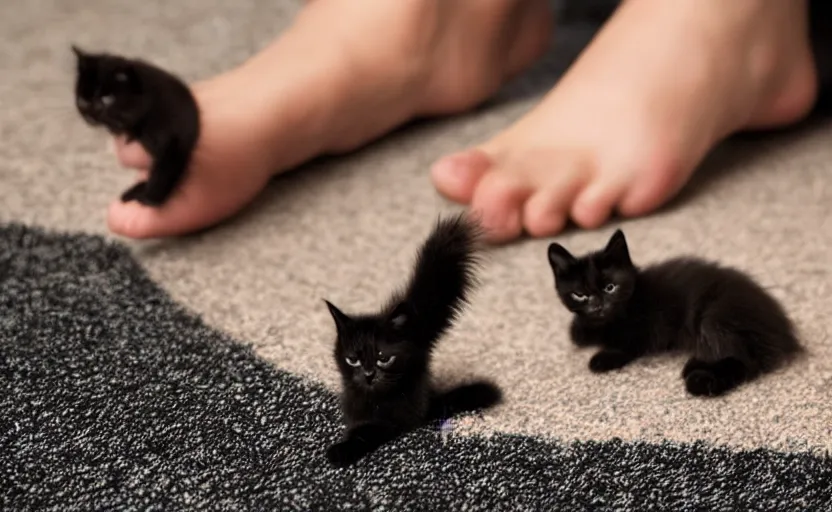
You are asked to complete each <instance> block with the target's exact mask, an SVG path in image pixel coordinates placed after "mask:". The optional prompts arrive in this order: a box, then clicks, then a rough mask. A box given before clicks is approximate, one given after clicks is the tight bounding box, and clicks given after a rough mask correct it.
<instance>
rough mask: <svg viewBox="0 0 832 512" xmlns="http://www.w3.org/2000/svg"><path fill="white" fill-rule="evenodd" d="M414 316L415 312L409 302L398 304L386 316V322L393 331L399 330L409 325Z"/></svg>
mask: <svg viewBox="0 0 832 512" xmlns="http://www.w3.org/2000/svg"><path fill="white" fill-rule="evenodd" d="M415 315H416V311H415V310H414V309H413V306H412V305H411V304H410V303H409V302H399V303H398V304H396V307H394V308H393V310H392V311H391V312H390V314H389V315H388V317H387V319H388V320H387V321H388V323H389V324H390V325H391V326H392V327H393V329H396V330H400V329H403V328H404V327H405V326H407V325H408V324H410V322H411V321H412V320H413V317H414V316H415Z"/></svg>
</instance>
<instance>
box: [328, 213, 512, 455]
mask: <svg viewBox="0 0 832 512" xmlns="http://www.w3.org/2000/svg"><path fill="white" fill-rule="evenodd" d="M479 236H480V231H479V229H478V227H477V226H476V225H475V224H473V223H471V222H469V221H467V220H465V219H464V218H463V217H461V216H458V217H454V218H451V219H446V220H440V221H439V223H438V224H437V226H436V228H435V229H434V231H433V232H432V233H431V235H430V236H429V237H428V239H427V240H426V241H425V243H424V245H423V246H422V248H421V250H420V251H419V254H418V258H417V260H416V265H415V267H416V269H415V271H414V273H413V275H412V277H411V280H410V284H409V286H408V287H407V289H406V290H405V291H404V292H403V293H397V294H395V295H394V296H393V298H392V299H391V300H390V301H389V303H388V304H387V305H386V306H385V307H384V308H382V310H381V311H380V312H378V313H376V314H371V315H355V316H350V315H347V314H345V313H343V312H342V311H341V310H339V309H338V308H337V307H335V306H334V305H333V304H332V303H330V302H328V301H326V304H327V307H328V308H329V311H330V313H331V314H332V318H333V320H334V321H335V327H336V331H337V339H336V342H335V361H336V363H337V365H338V370H339V372H340V373H341V379H342V384H343V393H342V396H341V404H342V410H343V412H344V416H345V419H346V423H347V432H346V435H345V436H344V438H343V439H342V440H341V441H340V442H338V443H336V444H334V445H333V446H331V447H330V448H329V450H328V451H327V458H328V459H329V461H330V462H331V463H332V464H334V465H336V466H347V465H350V464H353V463H354V462H356V461H358V460H359V459H360V458H362V457H363V456H365V455H366V454H368V453H370V452H371V451H373V450H375V449H376V448H378V447H379V446H381V445H382V444H384V443H386V442H388V441H390V440H392V439H394V438H396V437H398V436H400V435H402V434H404V433H405V432H407V431H410V430H412V429H414V428H417V427H420V426H423V425H426V424H428V423H429V422H430V421H432V420H440V419H443V418H448V417H450V416H453V415H455V414H459V413H464V412H470V411H475V410H480V409H485V408H488V407H491V406H492V405H494V404H496V403H498V402H499V401H500V398H501V393H500V390H499V389H498V388H497V387H496V386H494V385H493V384H491V383H487V382H478V383H474V384H468V385H464V386H460V387H457V388H454V389H452V390H450V391H447V392H442V393H440V392H438V391H436V390H435V389H434V388H433V386H432V385H431V376H430V359H431V352H432V350H433V348H434V346H435V345H436V342H437V341H438V340H439V339H440V338H441V337H442V335H443V334H445V333H446V332H447V331H448V329H449V328H450V327H451V326H452V324H453V322H454V320H456V318H457V317H458V316H459V315H460V314H461V312H462V310H463V308H464V306H465V304H466V302H467V299H468V296H469V293H470V291H471V290H472V288H473V286H474V284H475V281H476V277H475V271H476V268H477V266H478V259H477V253H476V246H477V243H478V238H479Z"/></svg>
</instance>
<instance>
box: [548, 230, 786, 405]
mask: <svg viewBox="0 0 832 512" xmlns="http://www.w3.org/2000/svg"><path fill="white" fill-rule="evenodd" d="M549 263H550V264H551V266H552V269H553V271H554V275H555V287H556V289H557V292H558V295H559V296H560V300H561V301H562V302H563V304H564V305H565V306H566V308H567V309H568V310H569V311H571V312H572V313H574V314H575V317H574V319H573V321H572V327H571V335H572V341H573V342H574V343H575V344H576V345H578V346H593V345H597V346H600V347H601V350H600V351H599V352H598V353H597V354H595V355H594V356H593V357H592V359H591V360H590V361H589V368H590V370H592V371H593V372H606V371H610V370H614V369H617V368H621V367H623V366H624V365H626V364H627V363H629V362H631V361H633V360H634V359H636V358H638V357H641V356H642V355H645V354H649V353H656V352H662V351H669V350H675V349H682V350H687V351H688V352H690V353H692V355H693V357H691V358H690V359H689V360H688V362H687V364H685V368H684V370H683V371H682V376H683V378H684V379H685V386H686V387H687V390H688V391H689V392H690V393H691V394H693V395H706V396H715V395H720V394H722V393H725V392H726V391H728V390H730V389H732V388H734V387H736V386H738V385H740V384H741V383H743V382H745V381H748V380H751V379H753V378H755V377H756V376H758V375H759V374H760V373H762V372H766V371H770V370H772V369H774V368H775V367H776V366H778V365H779V364H780V363H782V362H784V361H785V360H786V359H787V358H788V357H789V356H791V355H793V354H796V353H797V352H799V351H800V350H801V348H800V345H799V343H798V341H797V338H796V336H795V333H794V328H793V326H792V323H791V321H790V320H789V318H788V317H787V316H786V313H785V312H784V311H783V308H782V307H781V306H780V304H779V303H778V302H777V301H776V300H775V299H774V298H773V297H772V296H771V295H769V294H768V293H766V291H765V290H763V289H762V288H761V287H760V286H759V285H757V284H756V283H755V282H754V281H753V280H752V279H751V278H750V277H748V276H747V275H745V274H743V273H742V272H740V271H738V270H735V269H731V268H725V267H721V266H719V265H717V264H715V263H710V262H706V261H702V260H699V259H694V258H677V259H672V260H668V261H666V262H664V263H661V264H658V265H653V266H650V267H647V268H644V269H639V268H638V267H636V266H635V265H633V263H632V261H631V260H630V253H629V250H628V248H627V242H626V240H625V238H624V233H622V232H621V230H618V231H616V232H615V234H613V236H612V238H611V239H610V240H609V243H608V244H607V246H606V247H605V248H604V249H603V250H601V251H596V252H592V253H590V254H587V255H585V256H582V257H579V258H576V257H574V256H572V254H570V253H569V251H567V250H566V249H564V248H563V246H561V245H559V244H556V243H553V244H551V245H550V246H549Z"/></svg>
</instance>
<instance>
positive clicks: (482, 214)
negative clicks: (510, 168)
mask: <svg viewBox="0 0 832 512" xmlns="http://www.w3.org/2000/svg"><path fill="white" fill-rule="evenodd" d="M531 193H532V187H531V186H530V185H529V184H528V183H526V182H525V181H524V180H523V179H522V176H519V175H516V174H513V173H509V172H504V171H499V170H492V171H490V172H487V173H486V174H485V175H484V176H483V177H482V179H481V180H480V181H479V184H478V185H477V187H476V190H475V191H474V194H473V198H472V200H471V210H472V211H473V212H474V213H475V214H476V215H478V216H479V218H480V219H481V223H482V227H483V228H484V229H485V232H486V238H487V239H488V240H489V241H491V242H494V243H502V242H507V241H509V240H512V239H515V238H517V237H519V236H520V235H521V234H522V232H523V217H522V212H523V204H524V203H525V202H526V200H527V199H528V198H529V195H531Z"/></svg>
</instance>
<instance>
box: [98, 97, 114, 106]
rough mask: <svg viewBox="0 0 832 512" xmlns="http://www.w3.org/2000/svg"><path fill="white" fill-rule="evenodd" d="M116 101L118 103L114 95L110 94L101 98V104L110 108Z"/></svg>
mask: <svg viewBox="0 0 832 512" xmlns="http://www.w3.org/2000/svg"><path fill="white" fill-rule="evenodd" d="M115 101H116V99H115V98H114V97H113V95H112V94H108V95H107V96H102V97H101V103H102V104H103V105H104V106H105V107H109V106H110V105H112V104H113V102H115Z"/></svg>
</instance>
